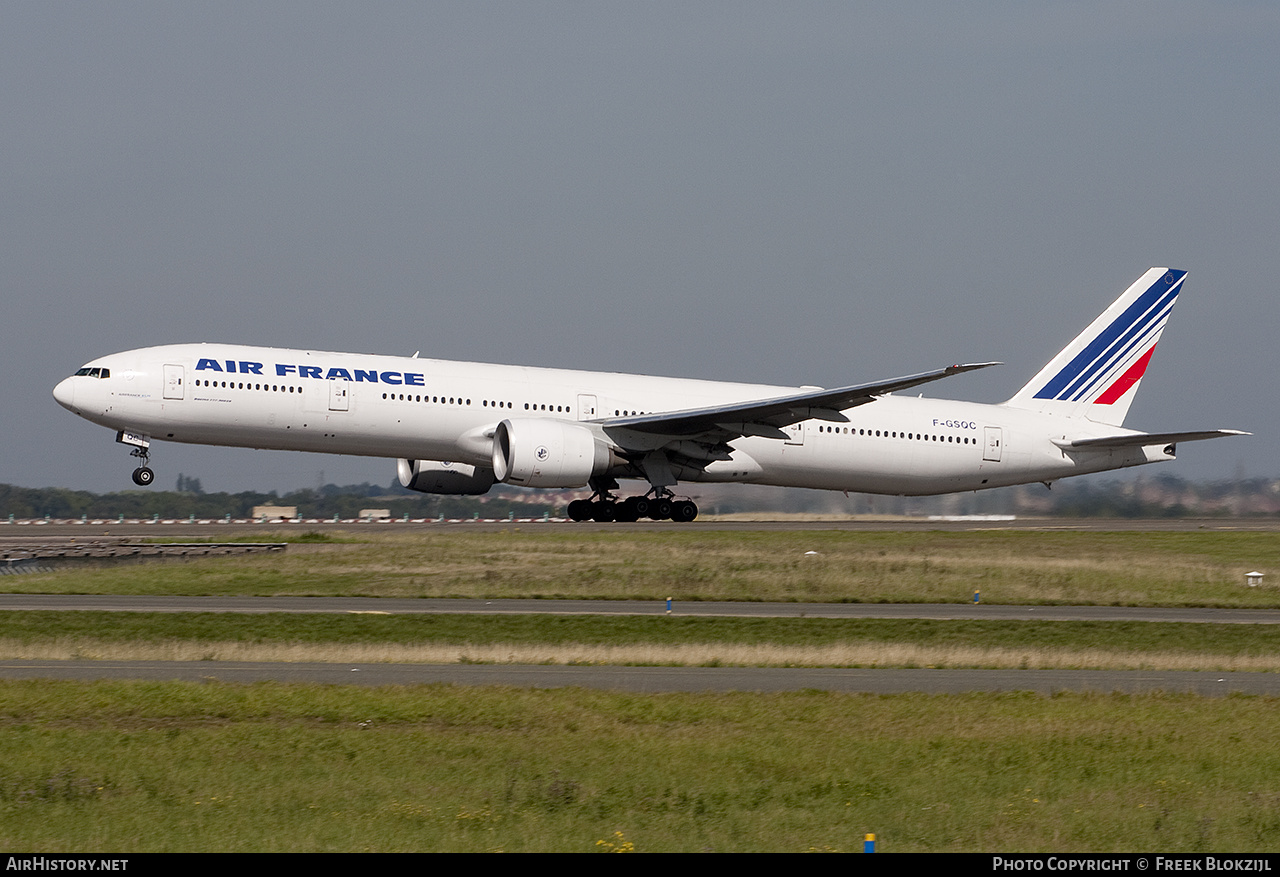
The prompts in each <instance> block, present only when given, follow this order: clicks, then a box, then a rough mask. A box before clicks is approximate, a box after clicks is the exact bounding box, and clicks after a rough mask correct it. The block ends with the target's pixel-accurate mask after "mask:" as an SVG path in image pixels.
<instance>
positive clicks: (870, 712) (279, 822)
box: [0, 682, 1280, 853]
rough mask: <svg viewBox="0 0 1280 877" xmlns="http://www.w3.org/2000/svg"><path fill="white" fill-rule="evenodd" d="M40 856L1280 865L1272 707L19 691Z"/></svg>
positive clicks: (6, 718)
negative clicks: (837, 858)
mask: <svg viewBox="0 0 1280 877" xmlns="http://www.w3.org/2000/svg"><path fill="white" fill-rule="evenodd" d="M0 724H2V725H3V733H2V734H0V814H2V816H0V846H3V847H5V848H8V849H14V850H35V851H40V852H69V851H77V850H91V851H96V852H113V851H135V852H140V851H150V850H183V851H198V850H220V851H230V850H237V851H260V850H271V851H323V850H335V851H339V850H341V851H358V850H373V851H406V850H431V851H455V850H457V851H485V850H505V851H512V852H515V851H543V850H556V851H574V852H592V851H609V850H610V849H611V848H613V849H617V848H619V847H621V846H623V845H625V844H630V845H633V846H634V849H636V850H639V851H645V852H660V851H699V850H708V851H755V850H759V851H788V852H801V851H806V850H857V849H859V847H860V845H861V840H862V837H863V835H864V833H866V832H875V833H876V835H877V837H878V838H879V842H880V848H881V850H883V851H886V852H897V851H1046V850H1052V851H1132V850H1159V851H1161V852H1166V853H1173V852H1181V851H1209V850H1219V851H1221V850H1230V851H1239V852H1245V851H1273V850H1275V849H1276V848H1277V846H1278V845H1280V789H1278V788H1277V784H1276V777H1277V776H1278V775H1280V724H1278V723H1277V721H1276V719H1275V704H1274V703H1273V702H1271V701H1269V700H1266V699H1259V698H1228V699H1212V700H1208V699H1200V698H1195V697H1189V696H1167V697H1162V696H1142V697H1138V696H1119V695H1111V696H1102V695H1061V696H1057V697H1052V698H1049V697H1040V696H1034V695H978V694H974V695H966V696H955V697H930V696H923V695H900V696H893V697H879V696H870V695H866V696H859V695H831V694H826V693H821V692H807V693H797V694H771V695H760V694H723V695H711V694H704V695H692V694H690V695H679V694H670V695H635V694H618V693H608V692H594V691H583V690H575V689H563V690H554V691H530V690H523V689H516V688H501V687H492V688H455V687H451V686H422V687H414V688H386V689H359V688H349V687H341V686H332V687H319V686H286V685H274V684H264V685H253V686H237V685H223V684H205V685H199V684H185V683H142V682H138V683H85V684H81V683H70V682H53V683H51V682H23V683H16V682H15V683H2V684H0Z"/></svg>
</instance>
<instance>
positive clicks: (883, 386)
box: [596, 362, 1000, 441]
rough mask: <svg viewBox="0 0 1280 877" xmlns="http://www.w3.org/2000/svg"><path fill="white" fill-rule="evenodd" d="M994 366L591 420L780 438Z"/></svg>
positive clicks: (669, 432) (635, 428)
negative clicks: (787, 429)
mask: <svg viewBox="0 0 1280 877" xmlns="http://www.w3.org/2000/svg"><path fill="white" fill-rule="evenodd" d="M999 364H1000V363H998V362H978V363H968V364H964V365H952V366H948V367H946V368H941V369H936V370H934V371H930V372H922V373H920V374H918V375H906V376H904V377H900V378H892V379H890V380H887V381H876V382H874V383H869V384H855V385H853V386H850V387H839V388H837V389H834V390H812V391H808V392H804V393H794V394H791V395H787V396H777V397H774V398H772V399H753V400H750V401H746V402H735V403H732V404H729V405H716V406H713V407H710V408H690V409H687V410H683V411H664V412H656V413H653V414H641V415H635V416H631V417H611V418H607V419H604V420H599V421H596V422H597V423H599V424H600V425H601V426H602V427H603V428H604V429H605V431H606V432H609V433H610V434H613V432H614V431H615V430H624V429H625V430H628V431H632V432H639V433H647V434H651V435H661V436H670V437H672V438H694V437H709V438H714V439H715V440H717V441H725V440H728V439H731V438H736V437H738V436H745V435H755V436H766V437H768V438H785V437H786V434H785V433H783V432H782V431H781V428H782V427H784V426H790V425H791V424H793V423H799V422H800V421H802V420H825V421H829V422H832V423H845V422H848V418H847V417H845V415H843V414H841V413H840V412H841V411H843V410H845V409H849V408H854V407H856V406H858V405H865V404H866V403H868V402H872V401H874V400H875V398H876V397H877V396H883V395H885V394H886V393H894V392H897V391H900V390H908V389H910V388H912V387H918V386H920V385H921V384H927V383H930V382H932V381H938V380H941V379H942V378H948V377H951V376H952V375H958V374H962V373H964V372H968V371H974V370H976V369H980V368H988V367H989V366H993V365H999Z"/></svg>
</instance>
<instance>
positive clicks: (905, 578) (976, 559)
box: [0, 526, 1280, 606]
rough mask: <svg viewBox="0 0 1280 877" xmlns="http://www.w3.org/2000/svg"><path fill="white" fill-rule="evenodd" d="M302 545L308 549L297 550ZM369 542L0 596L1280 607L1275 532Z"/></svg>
mask: <svg viewBox="0 0 1280 877" xmlns="http://www.w3.org/2000/svg"><path fill="white" fill-rule="evenodd" d="M230 535H234V534H230ZM276 535H277V534H270V533H266V534H264V533H256V534H254V539H255V540H259V541H271V540H272V539H274V538H276ZM300 537H301V538H304V539H305V538H306V537H307V534H298V535H296V536H294V537H293V538H300ZM330 538H335V537H330ZM336 538H337V539H343V538H346V539H351V538H354V537H352V536H350V535H347V536H345V537H343V536H341V535H340V536H338V537H336ZM362 538H363V539H364V540H365V541H358V542H355V541H330V542H323V543H314V542H305V543H302V544H293V545H290V547H289V549H288V551H287V552H285V553H284V554H283V555H272V556H248V557H237V558H231V557H227V558H205V559H193V560H190V561H188V562H185V563H184V562H178V563H168V564H157V565H125V566H119V565H117V566H103V567H100V568H96V569H65V570H62V571H59V572H53V573H48V574H43V575H32V576H14V577H6V578H5V579H2V580H0V588H2V589H5V590H17V591H22V592H41V593H97V594H108V593H114V594H260V595H271V594H296V595H365V596H384V597H486V598H493V597H530V598H557V597H572V598H602V599H603V598H634V599H649V600H662V599H666V598H667V597H669V596H670V597H675V598H676V599H677V600H768V601H774V600H786V601H801V602H879V603H901V602H907V603H912V602H944V603H948V602H968V601H970V600H971V599H972V598H973V592H974V591H975V590H980V591H981V592H982V598H983V600H984V601H987V602H994V603H1017V604H1024V603H1025V604H1048V603H1093V604H1101V605H1161V606H1280V591H1277V590H1275V589H1274V588H1256V589H1249V588H1246V587H1244V584H1243V583H1244V573H1245V572H1248V571H1250V570H1254V569H1256V570H1260V571H1262V572H1264V573H1273V575H1272V576H1271V577H1270V580H1276V575H1275V574H1280V537H1277V536H1276V534H1274V533H1267V532H1246V531H1199V532H1158V533H1137V532H1124V533H1100V532H1044V531H1025V530H1019V531H1012V530H990V531H976V532H972V531H971V532H940V531H912V532H848V531H835V530H826V531H823V530H814V531H804V532H785V531H784V532H770V531H754V532H726V531H703V530H698V531H691V532H686V533H681V532H671V531H655V530H645V529H643V528H636V529H619V530H614V531H606V532H600V531H583V530H578V531H575V530H573V529H572V528H570V527H524V528H520V527H518V526H513V527H511V528H510V529H507V530H503V531H500V532H484V533H465V532H463V533H459V532H457V531H444V532H439V533H433V532H430V531H419V532H418V533H416V534H415V533H410V534H397V535H390V536H379V535H370V536H364V537H362ZM808 552H816V553H815V554H810V553H808Z"/></svg>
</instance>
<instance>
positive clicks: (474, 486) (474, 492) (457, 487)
mask: <svg viewBox="0 0 1280 877" xmlns="http://www.w3.org/2000/svg"><path fill="white" fill-rule="evenodd" d="M396 476H397V477H398V478H399V479H400V484H401V486H402V487H407V488H409V489H410V490H416V491H419V492H420V493H447V494H452V495H454V496H479V495H480V494H482V493H488V492H489V488H490V487H493V482H494V477H493V470H492V469H483V468H480V467H478V466H469V465H467V464H466V463H446V462H441V461H440V460H397V461H396Z"/></svg>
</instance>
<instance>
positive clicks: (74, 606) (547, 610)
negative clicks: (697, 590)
mask: <svg viewBox="0 0 1280 877" xmlns="http://www.w3.org/2000/svg"><path fill="white" fill-rule="evenodd" d="M0 611H4V612H20V611H56V612H69V611H79V612H166V613H171V612H233V613H242V614H261V613H269V612H283V613H293V614H315V613H321V614H352V613H379V614H388V615H393V614H394V615H400V614H413V615H432V614H464V615H666V614H667V605H666V603H665V602H662V601H653V600H650V601H645V600H470V599H466V600H464V599H444V598H396V597H173V596H155V597H151V596H118V595H92V594H0ZM670 614H672V615H683V616H699V617H711V616H728V617H736V618H922V619H935V620H956V619H964V620H975V621H1006V620H1027V619H1036V620H1040V621H1153V622H1171V621H1178V622H1193V623H1202V624H1280V609H1198V608H1193V609H1168V608H1160V607H1141V606H1004V605H992V604H985V603H980V604H973V603H727V602H720V603H717V602H676V603H672V605H671V613H670Z"/></svg>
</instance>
